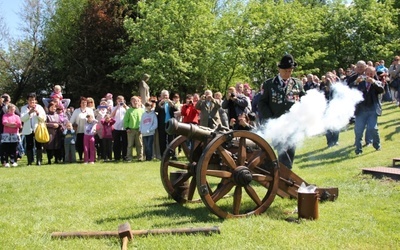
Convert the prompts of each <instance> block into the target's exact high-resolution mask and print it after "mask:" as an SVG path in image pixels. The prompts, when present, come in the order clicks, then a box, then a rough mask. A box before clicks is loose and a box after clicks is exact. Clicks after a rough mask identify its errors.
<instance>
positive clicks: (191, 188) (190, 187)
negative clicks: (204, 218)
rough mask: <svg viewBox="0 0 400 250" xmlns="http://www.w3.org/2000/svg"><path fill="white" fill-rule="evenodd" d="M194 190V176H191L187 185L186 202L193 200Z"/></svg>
mask: <svg viewBox="0 0 400 250" xmlns="http://www.w3.org/2000/svg"><path fill="white" fill-rule="evenodd" d="M195 190H196V176H193V178H192V180H191V181H190V184H189V191H188V200H190V201H191V200H193V195H194V191H195Z"/></svg>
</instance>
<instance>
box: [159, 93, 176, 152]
mask: <svg viewBox="0 0 400 250" xmlns="http://www.w3.org/2000/svg"><path fill="white" fill-rule="evenodd" d="M175 111H178V107H177V106H176V105H175V104H174V103H173V102H172V100H171V99H169V92H168V90H165V89H164V90H162V91H161V94H160V101H159V102H158V104H157V106H156V109H155V112H156V113H157V119H158V120H157V124H158V138H159V144H160V153H161V156H162V155H163V154H164V151H165V149H166V148H167V144H169V143H171V141H172V140H173V139H174V136H173V135H169V134H167V133H166V132H165V128H166V125H167V123H168V121H169V120H170V119H171V118H173V117H174V113H175ZM172 158H173V159H176V156H173V157H172Z"/></svg>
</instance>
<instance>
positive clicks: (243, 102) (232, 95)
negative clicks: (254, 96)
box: [222, 87, 251, 128]
mask: <svg viewBox="0 0 400 250" xmlns="http://www.w3.org/2000/svg"><path fill="white" fill-rule="evenodd" d="M249 105H250V104H249V99H248V98H247V97H246V96H245V95H243V94H239V93H237V92H236V88H235V87H229V89H228V92H227V93H226V99H225V100H224V101H223V102H222V108H223V109H226V110H228V120H229V121H232V119H234V124H236V123H238V122H239V119H238V117H239V116H240V115H241V114H243V113H246V114H248V113H250V111H251V110H249V108H248V107H249ZM231 124H232V123H230V125H231ZM230 128H233V127H232V126H230Z"/></svg>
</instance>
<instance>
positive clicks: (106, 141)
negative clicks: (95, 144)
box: [101, 114, 115, 162]
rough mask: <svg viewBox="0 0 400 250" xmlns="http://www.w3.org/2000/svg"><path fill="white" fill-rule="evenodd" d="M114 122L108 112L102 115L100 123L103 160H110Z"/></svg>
mask: <svg viewBox="0 0 400 250" xmlns="http://www.w3.org/2000/svg"><path fill="white" fill-rule="evenodd" d="M114 123H115V120H114V119H112V118H111V116H110V114H106V115H105V116H104V119H102V120H101V125H102V127H103V128H102V131H103V136H102V149H103V153H102V156H103V160H104V161H105V162H107V161H111V160H112V141H113V136H112V131H113V125H114Z"/></svg>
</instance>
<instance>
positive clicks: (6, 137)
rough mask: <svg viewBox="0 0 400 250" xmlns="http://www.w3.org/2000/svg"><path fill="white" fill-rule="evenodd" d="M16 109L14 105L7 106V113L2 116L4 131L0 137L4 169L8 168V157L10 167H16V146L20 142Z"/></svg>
mask: <svg viewBox="0 0 400 250" xmlns="http://www.w3.org/2000/svg"><path fill="white" fill-rule="evenodd" d="M15 110H16V107H15V105H14V104H8V109H7V113H6V114H4V115H3V121H2V122H3V125H4V130H3V134H2V135H1V143H2V144H3V145H2V147H3V149H4V159H5V165H4V167H6V168H9V167H10V163H9V162H8V157H10V162H11V166H13V167H17V166H18V163H17V157H16V156H17V145H18V142H19V141H20V137H19V129H20V128H21V125H22V123H21V119H20V117H19V116H18V115H16V114H15Z"/></svg>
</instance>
